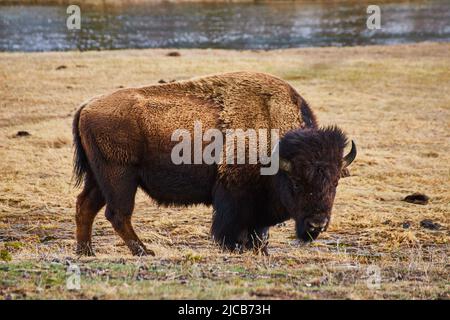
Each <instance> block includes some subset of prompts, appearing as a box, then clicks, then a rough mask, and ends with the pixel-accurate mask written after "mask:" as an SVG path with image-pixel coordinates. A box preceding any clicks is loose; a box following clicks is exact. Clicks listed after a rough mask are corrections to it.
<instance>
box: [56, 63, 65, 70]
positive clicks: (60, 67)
mask: <svg viewBox="0 0 450 320" xmlns="http://www.w3.org/2000/svg"><path fill="white" fill-rule="evenodd" d="M61 69H67V66H65V65H63V64H62V65H60V66H57V67H56V69H55V70H61Z"/></svg>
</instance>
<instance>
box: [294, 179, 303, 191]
mask: <svg viewBox="0 0 450 320" xmlns="http://www.w3.org/2000/svg"><path fill="white" fill-rule="evenodd" d="M292 188H293V189H294V191H299V190H300V189H301V188H302V185H301V184H300V181H292Z"/></svg>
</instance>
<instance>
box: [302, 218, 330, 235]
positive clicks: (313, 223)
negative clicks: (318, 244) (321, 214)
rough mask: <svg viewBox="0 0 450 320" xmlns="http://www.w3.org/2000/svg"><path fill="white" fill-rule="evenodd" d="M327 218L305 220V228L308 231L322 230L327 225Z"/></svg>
mask: <svg viewBox="0 0 450 320" xmlns="http://www.w3.org/2000/svg"><path fill="white" fill-rule="evenodd" d="M327 223H328V218H325V219H323V220H318V221H317V220H310V221H308V222H307V230H308V231H310V232H322V231H324V230H325V227H326V226H327Z"/></svg>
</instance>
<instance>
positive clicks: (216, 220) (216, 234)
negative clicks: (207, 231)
mask: <svg viewBox="0 0 450 320" xmlns="http://www.w3.org/2000/svg"><path fill="white" fill-rule="evenodd" d="M245 199H246V198H243V197H236V196H235V195H234V194H233V192H230V191H229V190H226V189H225V188H224V187H223V186H222V185H221V184H219V185H217V186H216V189H215V192H214V199H213V208H214V211H213V219H212V226H211V234H212V237H213V240H214V241H215V242H216V243H218V244H219V245H220V246H221V247H222V248H224V249H227V250H231V251H237V252H242V251H243V250H244V249H245V248H246V247H247V241H248V238H249V235H248V223H247V221H248V219H249V217H250V212H251V208H250V207H251V203H250V202H248V201H245Z"/></svg>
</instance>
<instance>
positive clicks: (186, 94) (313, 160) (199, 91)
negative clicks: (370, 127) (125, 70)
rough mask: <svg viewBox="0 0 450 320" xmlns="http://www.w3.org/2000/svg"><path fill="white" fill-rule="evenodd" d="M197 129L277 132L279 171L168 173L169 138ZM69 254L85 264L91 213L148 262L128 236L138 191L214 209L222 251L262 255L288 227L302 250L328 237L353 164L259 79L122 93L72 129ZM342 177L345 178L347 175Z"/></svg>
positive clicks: (295, 102)
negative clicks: (76, 188) (73, 248)
mask: <svg viewBox="0 0 450 320" xmlns="http://www.w3.org/2000/svg"><path fill="white" fill-rule="evenodd" d="M196 120H199V121H201V122H202V124H203V125H204V127H205V128H206V127H209V128H220V129H221V130H226V129H235V128H243V129H245V128H264V129H269V130H270V129H279V130H280V135H281V136H282V138H281V141H280V157H281V158H280V169H281V170H280V171H279V172H278V173H277V174H275V175H273V176H262V175H260V174H259V173H260V166H259V165H227V164H212V165H206V164H201V165H174V164H173V163H172V162H171V160H170V152H171V149H172V147H173V145H174V144H173V143H172V142H171V141H170V136H171V133H172V132H173V130H175V129H178V128H180V127H181V128H189V127H191V126H192V124H193V123H194V121H196ZM73 134H74V145H75V159H74V160H75V161H74V173H75V176H76V179H77V180H76V181H77V184H81V182H83V181H84V187H83V191H82V192H81V193H80V195H79V196H78V198H77V203H76V224H77V232H76V237H77V252H78V253H79V254H85V255H93V254H94V251H93V248H92V241H91V234H92V224H93V222H94V219H95V217H96V215H97V213H98V212H99V211H100V210H101V208H102V207H103V206H105V205H106V210H105V215H106V218H107V219H108V220H109V221H110V222H111V224H112V226H113V228H114V230H115V231H116V232H117V233H118V234H119V236H120V237H121V238H122V239H123V240H124V242H125V243H126V245H127V246H128V247H129V249H130V250H131V252H132V253H133V254H134V255H145V254H154V253H153V251H151V250H148V249H147V248H146V247H145V245H144V243H143V242H142V241H141V240H140V239H139V237H138V236H137V235H136V233H135V232H134V229H133V226H132V224H131V215H132V213H133V209H134V198H135V194H136V191H137V189H138V188H141V189H142V190H144V191H145V192H146V193H147V194H148V195H149V196H150V197H151V198H153V199H154V200H155V201H157V202H158V203H159V204H160V205H166V206H170V205H182V206H187V205H193V204H205V205H212V207H213V221H212V226H211V233H212V236H213V239H214V240H215V241H216V242H217V243H218V244H220V245H221V246H223V247H224V248H227V249H230V250H236V249H237V250H238V251H240V252H241V251H243V250H244V249H254V250H255V251H259V252H262V253H267V243H268V238H269V235H268V230H269V227H270V226H273V225H275V224H277V223H280V222H282V221H286V220H288V219H294V220H295V221H296V225H297V235H298V236H299V238H301V239H305V240H308V239H309V237H307V236H308V235H311V234H312V235H313V238H315V237H317V235H318V234H319V233H320V232H321V231H323V230H325V229H326V227H327V226H328V223H329V221H330V215H331V208H332V205H333V200H334V196H335V191H336V185H337V181H338V180H339V178H340V177H341V176H344V174H343V172H344V171H345V170H346V169H345V167H346V166H348V164H350V163H351V161H353V159H354V158H355V156H356V148H354V145H353V144H352V151H351V152H350V154H349V155H348V156H346V157H343V150H344V147H345V145H346V143H347V139H346V137H345V135H344V134H343V133H342V131H341V130H340V129H338V128H336V127H330V128H323V129H321V128H318V127H317V122H316V119H315V116H314V114H313V113H312V111H311V109H310V108H309V106H308V104H307V103H306V102H305V101H304V100H303V99H302V98H301V96H300V95H299V94H298V93H297V92H296V91H295V90H294V89H293V88H292V87H291V86H290V85H289V84H287V83H286V82H284V81H283V80H281V79H278V78H275V77H273V76H270V75H266V74H260V73H248V72H240V73H230V74H223V75H216V76H210V77H204V78H199V79H195V80H190V81H183V82H175V83H169V84H162V85H155V86H148V87H142V88H133V89H122V90H119V91H116V92H114V93H112V94H110V95H105V96H101V97H96V98H94V99H92V100H91V101H89V102H87V103H86V104H84V105H83V106H82V107H81V108H80V109H79V110H78V111H77V113H76V114H75V117H74V122H73ZM346 174H347V173H346Z"/></svg>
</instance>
